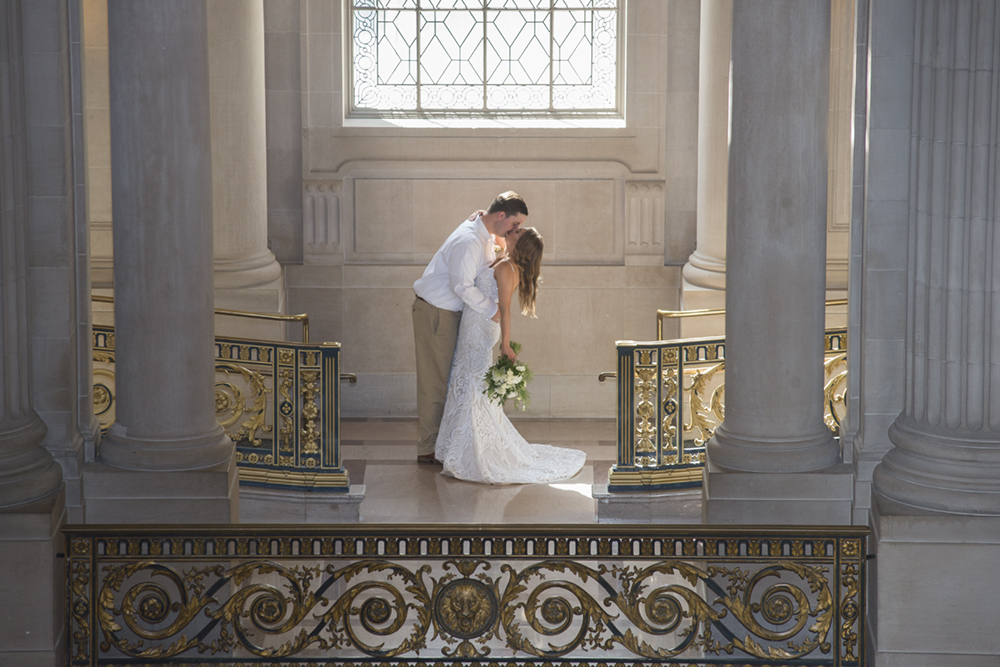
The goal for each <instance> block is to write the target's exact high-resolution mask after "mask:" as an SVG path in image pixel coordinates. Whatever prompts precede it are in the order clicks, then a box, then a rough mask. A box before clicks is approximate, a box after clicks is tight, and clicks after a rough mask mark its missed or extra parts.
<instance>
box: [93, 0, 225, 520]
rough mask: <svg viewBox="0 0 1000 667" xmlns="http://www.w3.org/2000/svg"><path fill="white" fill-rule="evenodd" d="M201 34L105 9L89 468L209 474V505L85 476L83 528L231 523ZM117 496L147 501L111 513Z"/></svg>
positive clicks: (171, 13) (175, 1) (192, 4)
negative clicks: (102, 180) (110, 348)
mask: <svg viewBox="0 0 1000 667" xmlns="http://www.w3.org/2000/svg"><path fill="white" fill-rule="evenodd" d="M207 24H208V19H207V10H206V6H205V2H204V1H203V0H171V2H160V1H159V0H110V1H109V3H108V35H109V51H110V58H109V60H110V88H111V130H112V131H111V163H112V192H113V202H112V207H113V208H112V214H113V218H114V221H115V225H114V255H115V267H114V271H115V279H114V284H115V327H116V355H117V357H116V401H117V412H116V423H115V425H114V426H113V427H112V428H111V429H110V431H109V432H108V436H107V438H106V440H105V441H104V442H103V443H102V445H101V448H100V458H101V461H103V462H104V463H107V464H110V465H112V466H115V467H116V468H120V469H125V470H128V471H198V470H203V471H210V472H214V473H217V474H215V476H214V477H213V479H214V481H213V482H212V484H215V485H216V487H214V490H210V489H208V488H207V487H205V486H199V495H201V494H207V497H208V498H209V499H210V500H206V501H204V504H203V509H204V512H199V515H197V516H190V517H188V516H185V515H184V513H183V510H184V503H185V501H188V500H191V501H192V503H193V502H194V500H193V498H192V496H191V495H184V493H183V491H182V488H181V487H182V486H183V485H182V484H179V483H178V480H179V479H180V478H179V477H177V476H176V475H175V474H174V473H172V474H170V475H159V476H155V475H146V476H142V475H140V476H133V478H134V479H135V480H136V481H135V482H134V483H132V484H131V486H130V487H129V490H128V493H129V494H130V495H128V496H124V495H122V494H123V493H125V489H123V488H122V487H121V481H120V480H119V481H118V482H117V484H118V486H117V489H118V490H117V491H116V490H115V488H116V487H115V486H114V485H115V483H116V480H114V479H105V480H104V482H105V483H104V484H100V483H97V479H96V478H95V483H94V484H93V485H92V487H94V488H93V491H94V492H95V493H97V494H100V495H101V497H102V500H103V501H106V502H96V499H94V501H93V502H90V504H89V506H88V521H92V520H94V517H97V516H102V520H129V518H132V519H138V518H142V517H145V520H148V521H151V522H157V521H164V520H167V521H169V520H174V519H176V520H187V521H196V520H210V521H220V520H221V521H228V520H230V519H231V518H232V516H231V514H233V513H234V512H233V511H231V508H230V501H231V500H232V498H233V493H234V488H233V483H232V479H233V471H234V470H235V464H234V463H233V444H232V442H231V441H230V440H229V438H228V436H226V434H225V432H224V431H223V429H222V427H221V426H220V425H219V424H218V422H216V420H215V413H214V405H215V401H214V399H215V388H214V385H215V370H214V355H213V350H212V347H213V340H214V335H215V334H214V322H213V293H212V278H213V275H212V273H213V271H212V268H213V267H212V222H211V221H212V171H211V136H210V102H209V100H210V97H209V70H208V40H207V33H208V30H207ZM105 472H106V471H105ZM97 487H100V488H97ZM172 493H177V494H180V497H177V498H174V500H176V501H177V503H179V504H178V507H177V508H175V510H170V509H169V508H168V507H167V506H168V505H170V503H169V502H168V500H169V499H170V498H171V495H170V494H172ZM115 494H118V495H115ZM125 497H129V498H131V499H132V500H136V501H137V500H138V499H140V498H141V499H145V500H147V501H148V502H146V503H145V504H143V503H141V502H130V503H128V505H129V511H130V512H131V515H130V516H125V515H116V514H115V513H114V510H113V509H112V508H113V506H114V505H115V504H116V503H115V502H114V501H115V500H121V499H124V498H125ZM212 500H214V502H212ZM91 507H93V508H94V509H93V514H91ZM123 509H124V508H123ZM101 512H105V514H104V515H101Z"/></svg>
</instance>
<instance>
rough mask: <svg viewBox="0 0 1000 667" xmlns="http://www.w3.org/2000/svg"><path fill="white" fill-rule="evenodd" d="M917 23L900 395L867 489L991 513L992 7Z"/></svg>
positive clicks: (997, 406) (950, 10) (998, 249)
mask: <svg viewBox="0 0 1000 667" xmlns="http://www.w3.org/2000/svg"><path fill="white" fill-rule="evenodd" d="M917 21H918V26H917V31H916V32H915V34H916V36H917V37H916V45H915V47H914V48H915V54H914V63H915V65H914V68H915V73H914V76H913V82H914V84H913V85H914V86H915V87H916V90H915V91H914V94H913V96H912V99H913V108H912V115H911V117H912V118H913V127H912V128H911V152H910V202H909V252H908V267H907V292H906V300H907V301H906V304H907V308H906V312H907V322H906V382H905V398H904V405H903V411H902V413H901V414H900V415H899V417H897V418H896V420H895V422H894V423H893V424H892V426H891V427H890V429H889V439H890V440H891V441H892V443H893V444H894V445H895V448H894V449H892V450H890V451H889V452H888V453H887V454H886V455H885V457H884V458H883V459H882V462H881V464H880V465H879V466H878V467H877V468H876V469H875V472H874V484H875V490H876V492H877V493H878V495H879V496H880V497H881V498H882V499H884V500H888V501H890V502H889V503H885V502H883V503H882V504H883V507H884V508H885V507H889V506H891V505H892V504H893V503H895V504H899V505H901V506H902V507H904V508H905V507H910V508H918V509H923V510H932V511H938V512H950V513H959V514H978V515H990V516H1000V235H998V233H997V226H998V220H997V211H996V204H995V203H994V202H995V201H996V198H997V196H998V194H1000V180H998V176H997V172H996V169H995V168H994V167H993V166H992V165H994V164H996V162H997V160H998V158H1000V149H998V147H997V143H996V137H997V133H998V132H1000V121H998V118H997V115H996V109H995V104H996V99H997V93H998V89H1000V87H998V84H997V75H998V73H1000V67H998V65H997V53H998V51H1000V34H998V33H997V31H996V27H997V26H998V25H1000V16H998V12H997V9H996V7H995V5H994V4H993V3H991V2H975V3H967V4H964V5H960V6H959V5H952V4H949V3H927V2H925V3H921V4H920V7H919V9H918V13H917Z"/></svg>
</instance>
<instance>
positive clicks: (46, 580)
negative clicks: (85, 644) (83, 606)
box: [0, 492, 66, 667]
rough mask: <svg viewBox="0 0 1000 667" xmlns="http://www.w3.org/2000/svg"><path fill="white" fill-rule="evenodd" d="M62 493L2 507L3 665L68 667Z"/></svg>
mask: <svg viewBox="0 0 1000 667" xmlns="http://www.w3.org/2000/svg"><path fill="white" fill-rule="evenodd" d="M65 522H66V503H65V496H64V494H63V493H62V492H59V493H55V494H53V495H51V496H49V497H48V498H44V499H42V500H37V501H35V502H32V503H27V504H24V505H18V506H16V507H7V508H4V509H0V563H3V567H2V568H0V599H2V600H4V604H3V605H2V606H0V665H18V667H52V666H53V665H65V664H66V571H65V565H66V563H65V561H64V560H62V559H61V558H60V557H59V556H58V554H59V553H60V552H62V551H63V550H64V547H63V544H64V542H63V536H62V533H61V532H60V531H61V530H62V527H63V525H64V524H65Z"/></svg>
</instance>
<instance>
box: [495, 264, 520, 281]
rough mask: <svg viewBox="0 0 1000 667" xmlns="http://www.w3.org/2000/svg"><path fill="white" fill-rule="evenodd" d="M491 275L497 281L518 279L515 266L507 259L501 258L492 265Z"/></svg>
mask: <svg viewBox="0 0 1000 667" xmlns="http://www.w3.org/2000/svg"><path fill="white" fill-rule="evenodd" d="M493 275H494V277H496V279H497V282H500V281H501V280H504V281H511V282H514V283H517V280H518V275H517V267H516V266H514V265H513V264H512V263H511V261H510V260H508V259H501V260H500V261H498V262H497V263H496V264H494V265H493Z"/></svg>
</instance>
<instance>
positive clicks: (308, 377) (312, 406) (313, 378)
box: [299, 370, 320, 465]
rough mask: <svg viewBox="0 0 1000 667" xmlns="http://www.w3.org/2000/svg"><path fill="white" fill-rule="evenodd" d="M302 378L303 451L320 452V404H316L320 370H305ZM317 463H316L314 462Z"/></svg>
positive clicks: (305, 452) (301, 374)
mask: <svg viewBox="0 0 1000 667" xmlns="http://www.w3.org/2000/svg"><path fill="white" fill-rule="evenodd" d="M299 376H300V378H301V380H302V387H301V389H300V391H301V392H302V431H301V432H300V434H299V435H301V436H302V453H303V454H318V453H319V430H317V427H318V426H319V423H318V420H317V418H318V417H319V406H318V405H317V404H316V395H317V394H318V393H319V379H320V372H319V371H306V370H303V371H302V372H301V373H300V374H299ZM314 465H315V464H314Z"/></svg>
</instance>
